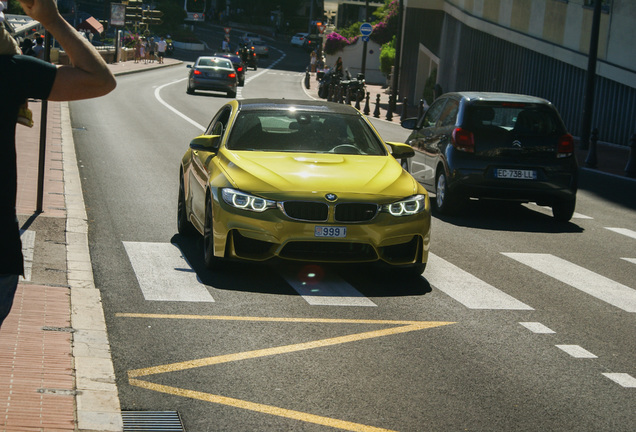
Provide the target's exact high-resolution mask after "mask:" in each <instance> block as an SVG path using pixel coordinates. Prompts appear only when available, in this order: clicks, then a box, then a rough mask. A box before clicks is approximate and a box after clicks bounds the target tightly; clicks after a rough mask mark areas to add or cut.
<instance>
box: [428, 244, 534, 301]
mask: <svg viewBox="0 0 636 432" xmlns="http://www.w3.org/2000/svg"><path fill="white" fill-rule="evenodd" d="M424 276H425V277H426V279H427V280H428V281H429V283H430V284H431V285H432V286H434V287H435V288H437V289H438V290H440V291H442V292H444V293H445V294H446V295H448V296H450V297H452V298H454V299H455V300H457V301H458V302H460V303H461V304H463V305H464V306H466V307H467V308H469V309H512V310H533V308H532V307H530V306H528V305H527V304H525V303H523V302H521V301H519V300H517V299H515V298H514V297H512V296H510V295H508V294H506V293H504V292H503V291H500V290H499V289H497V288H495V287H494V286H492V285H490V284H488V283H486V282H484V281H482V280H481V279H478V278H476V277H475V276H473V275H471V274H470V273H468V272H466V271H464V270H462V269H460V268H459V267H457V266H455V265H453V264H451V263H449V262H448V261H446V260H444V259H442V258H440V257H438V256H437V255H435V254H432V253H429V255H428V264H427V266H426V272H425V273H424Z"/></svg>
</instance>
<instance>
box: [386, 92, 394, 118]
mask: <svg viewBox="0 0 636 432" xmlns="http://www.w3.org/2000/svg"><path fill="white" fill-rule="evenodd" d="M386 119H387V120H388V121H391V120H393V95H389V107H388V108H387V110H386Z"/></svg>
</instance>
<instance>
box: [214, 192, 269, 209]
mask: <svg viewBox="0 0 636 432" xmlns="http://www.w3.org/2000/svg"><path fill="white" fill-rule="evenodd" d="M221 194H222V195H223V201H225V202H226V203H228V204H229V205H231V206H232V207H235V208H238V209H243V210H250V211H255V212H259V213H260V212H264V211H265V210H267V209H270V208H275V207H276V201H272V200H268V199H264V198H260V197H257V196H254V195H250V194H247V193H245V192H241V191H237V190H236V189H228V188H224V189H222V190H221Z"/></svg>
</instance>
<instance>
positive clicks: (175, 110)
mask: <svg viewBox="0 0 636 432" xmlns="http://www.w3.org/2000/svg"><path fill="white" fill-rule="evenodd" d="M277 51H279V52H280V53H281V54H282V57H280V58H279V59H278V60H276V61H275V62H274V63H272V64H271V65H269V66H268V67H266V68H265V69H262V70H261V72H259V73H257V74H256V75H253V76H250V77H249V78H245V82H246V83H248V82H250V81H251V80H253V79H254V78H257V77H259V76H261V75H262V74H264V73H266V72H267V71H269V70H270V69H271V68H273V67H274V66H276V65H277V64H278V63H279V62H280V61H282V60H283V59H284V58H285V56H286V55H285V53H284V52H282V51H280V50H278V49H277ZM187 79H188V78H187V77H186V78H181V79H178V80H176V81H171V82H169V83H166V84H164V85H161V86H159V87H157V88H156V89H155V98H156V99H157V100H158V101H159V103H161V104H162V105H163V106H165V107H166V108H168V109H169V110H170V111H172V112H173V113H175V114H176V115H178V116H179V117H181V118H182V119H184V120H185V121H187V122H188V123H190V124H191V125H193V126H194V127H196V128H197V129H199V130H200V131H201V132H205V129H206V127H205V126H203V125H201V124H199V123H198V122H196V121H194V120H192V119H191V118H190V117H188V116H187V115H185V114H183V113H182V112H181V111H179V110H177V109H176V108H175V107H173V106H172V105H170V104H169V103H167V102H166V101H164V100H163V99H162V98H161V95H160V93H161V90H162V89H163V88H164V87H167V86H169V85H172V84H177V83H180V82H182V81H185V80H187ZM239 91H240V95H239ZM237 96H239V98H242V97H243V88H239V89H237Z"/></svg>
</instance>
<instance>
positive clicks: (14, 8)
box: [4, 0, 26, 15]
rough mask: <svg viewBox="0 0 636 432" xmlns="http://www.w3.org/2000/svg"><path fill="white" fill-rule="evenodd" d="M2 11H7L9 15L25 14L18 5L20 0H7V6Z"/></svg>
mask: <svg viewBox="0 0 636 432" xmlns="http://www.w3.org/2000/svg"><path fill="white" fill-rule="evenodd" d="M4 13H9V14H11V15H26V14H25V13H24V11H23V10H22V6H20V2H19V1H18V0H9V8H8V10H6V11H4Z"/></svg>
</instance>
